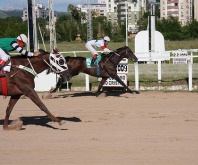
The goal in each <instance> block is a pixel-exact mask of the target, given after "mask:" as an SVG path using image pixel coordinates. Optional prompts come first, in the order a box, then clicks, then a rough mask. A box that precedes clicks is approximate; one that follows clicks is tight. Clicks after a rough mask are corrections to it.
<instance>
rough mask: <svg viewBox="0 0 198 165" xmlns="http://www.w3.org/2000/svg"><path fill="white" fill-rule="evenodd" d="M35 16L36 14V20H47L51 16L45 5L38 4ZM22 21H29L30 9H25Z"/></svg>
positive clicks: (55, 13) (55, 14)
mask: <svg viewBox="0 0 198 165" xmlns="http://www.w3.org/2000/svg"><path fill="white" fill-rule="evenodd" d="M35 14H36V18H43V19H46V18H47V17H48V16H49V9H48V8H45V6H43V4H36V6H35ZM54 17H55V18H57V12H56V11H54ZM22 19H23V21H26V20H28V9H27V8H24V9H23V17H22Z"/></svg>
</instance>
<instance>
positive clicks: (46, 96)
mask: <svg viewBox="0 0 198 165" xmlns="http://www.w3.org/2000/svg"><path fill="white" fill-rule="evenodd" d="M42 99H45V100H47V99H52V94H51V93H48V94H46V95H45V94H43V95H42Z"/></svg>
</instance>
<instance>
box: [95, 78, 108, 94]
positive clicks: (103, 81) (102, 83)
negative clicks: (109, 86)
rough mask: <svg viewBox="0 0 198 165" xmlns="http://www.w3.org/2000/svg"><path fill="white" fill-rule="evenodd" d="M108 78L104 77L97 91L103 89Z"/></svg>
mask: <svg viewBox="0 0 198 165" xmlns="http://www.w3.org/2000/svg"><path fill="white" fill-rule="evenodd" d="M106 80H107V78H102V80H101V81H100V84H99V86H98V90H97V93H99V92H100V90H101V89H102V86H103V85H104V83H105V82H106Z"/></svg>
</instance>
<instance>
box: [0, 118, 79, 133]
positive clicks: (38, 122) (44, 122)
mask: <svg viewBox="0 0 198 165" xmlns="http://www.w3.org/2000/svg"><path fill="white" fill-rule="evenodd" d="M57 118H58V119H61V120H65V121H70V122H82V121H81V120H80V118H77V117H69V118H66V117H57ZM20 120H22V121H23V126H26V125H35V126H43V127H47V128H51V129H58V130H67V129H60V128H56V127H54V126H52V125H49V124H48V123H50V122H52V120H51V119H50V118H49V117H48V116H31V117H27V116H24V117H20ZM11 121H12V120H9V123H11ZM3 122H4V120H3V119H1V120H0V125H3ZM24 129H25V128H22V130H24Z"/></svg>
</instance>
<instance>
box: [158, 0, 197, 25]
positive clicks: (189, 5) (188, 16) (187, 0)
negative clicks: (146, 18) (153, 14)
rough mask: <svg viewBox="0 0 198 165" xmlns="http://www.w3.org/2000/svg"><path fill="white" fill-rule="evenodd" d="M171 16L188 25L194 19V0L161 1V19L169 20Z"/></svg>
mask: <svg viewBox="0 0 198 165" xmlns="http://www.w3.org/2000/svg"><path fill="white" fill-rule="evenodd" d="M196 1H197V0H196ZM171 16H172V17H176V18H178V21H179V22H181V24H182V25H186V24H187V23H188V22H189V21H191V20H192V18H193V0H160V17H161V18H165V19H168V18H169V17H171Z"/></svg>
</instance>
